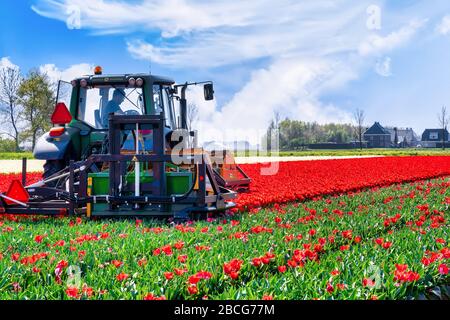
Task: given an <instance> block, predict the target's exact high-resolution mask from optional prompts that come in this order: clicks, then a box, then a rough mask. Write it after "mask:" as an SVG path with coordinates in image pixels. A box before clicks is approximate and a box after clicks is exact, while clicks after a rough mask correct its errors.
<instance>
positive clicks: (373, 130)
mask: <svg viewBox="0 0 450 320" xmlns="http://www.w3.org/2000/svg"><path fill="white" fill-rule="evenodd" d="M364 134H374V135H377V134H379V135H385V134H388V135H391V133H390V132H389V131H388V130H386V129H385V128H383V126H382V125H381V124H380V123H379V122H375V123H374V124H373V126H371V127H370V128H369V129H367V130H366V132H364Z"/></svg>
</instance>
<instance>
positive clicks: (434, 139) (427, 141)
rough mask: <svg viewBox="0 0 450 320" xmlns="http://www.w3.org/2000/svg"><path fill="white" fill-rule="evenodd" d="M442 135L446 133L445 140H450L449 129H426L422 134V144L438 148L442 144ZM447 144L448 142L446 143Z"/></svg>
mask: <svg viewBox="0 0 450 320" xmlns="http://www.w3.org/2000/svg"><path fill="white" fill-rule="evenodd" d="M442 135H444V141H445V142H448V141H449V140H448V138H449V134H448V131H447V129H445V130H442V129H425V131H424V132H423V134H422V141H421V144H422V146H423V147H427V148H436V147H441V146H442ZM446 145H447V144H446Z"/></svg>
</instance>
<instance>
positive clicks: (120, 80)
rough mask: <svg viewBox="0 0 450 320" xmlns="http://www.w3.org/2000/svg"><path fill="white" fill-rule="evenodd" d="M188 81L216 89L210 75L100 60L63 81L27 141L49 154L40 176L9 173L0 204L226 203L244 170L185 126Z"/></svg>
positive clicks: (123, 206)
mask: <svg viewBox="0 0 450 320" xmlns="http://www.w3.org/2000/svg"><path fill="white" fill-rule="evenodd" d="M191 85H203V89H204V98H205V99H206V100H212V99H214V88H213V84H212V82H210V81H208V82H201V83H184V84H179V85H177V84H175V81H173V80H172V79H169V78H165V77H159V76H155V75H150V74H122V75H103V74H102V70H101V68H100V67H96V68H95V72H94V75H90V76H85V77H81V78H77V79H75V80H73V81H71V82H70V83H68V82H64V81H60V82H59V85H58V93H57V104H56V107H55V110H54V112H53V114H52V117H51V121H52V123H53V125H54V126H53V128H52V129H51V130H50V131H49V132H47V133H45V134H44V135H43V136H42V137H40V138H39V140H38V142H37V144H36V146H35V149H34V156H35V158H36V159H42V160H46V162H45V165H44V174H43V180H42V181H39V182H37V183H34V184H31V185H28V186H22V184H18V183H14V184H13V185H12V186H11V188H10V190H9V191H8V192H7V193H6V194H0V199H1V201H0V211H3V212H5V213H14V214H60V213H68V214H75V215H76V214H86V215H88V216H140V215H147V216H164V217H168V216H170V217H175V218H181V219H186V218H192V217H198V216H205V215H207V214H208V213H212V212H220V211H222V212H223V211H225V210H227V209H230V208H232V207H233V206H234V203H233V202H232V201H231V200H232V199H233V198H235V196H236V191H244V190H247V189H248V187H249V184H250V178H249V177H248V176H247V175H246V174H245V173H244V172H243V171H242V169H241V168H240V167H239V166H238V165H236V164H235V162H234V158H233V156H232V154H231V153H230V152H228V151H226V150H221V151H220V152H217V151H215V152H213V153H208V152H205V151H204V150H203V149H202V148H199V147H198V146H197V145H196V137H195V132H194V131H189V130H188V127H187V100H186V89H187V88H188V87H189V86H191ZM177 102H178V103H177ZM23 167H24V169H23V177H25V173H26V163H24V165H23ZM23 180H25V178H23ZM23 184H25V181H23ZM21 186H22V187H21Z"/></svg>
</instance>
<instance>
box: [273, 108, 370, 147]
mask: <svg viewBox="0 0 450 320" xmlns="http://www.w3.org/2000/svg"><path fill="white" fill-rule="evenodd" d="M354 121H355V125H353V124H337V123H328V124H318V123H316V122H304V121H299V120H290V119H288V118H286V119H285V120H282V121H280V116H279V114H278V113H276V114H275V116H274V119H273V120H272V121H271V123H270V125H269V128H268V134H269V133H270V131H271V130H273V129H278V130H279V138H280V139H279V147H280V149H281V150H295V149H300V148H302V147H304V146H307V145H309V144H314V143H338V144H343V143H350V142H354V141H357V142H358V145H359V147H360V148H362V143H363V133H364V131H365V129H366V127H364V112H363V111H362V110H359V109H358V110H356V112H355V114H354ZM266 136H267V135H266Z"/></svg>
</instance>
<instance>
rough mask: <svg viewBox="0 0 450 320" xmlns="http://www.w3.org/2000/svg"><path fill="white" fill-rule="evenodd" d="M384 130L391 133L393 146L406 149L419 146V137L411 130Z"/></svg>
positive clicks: (392, 128)
mask: <svg viewBox="0 0 450 320" xmlns="http://www.w3.org/2000/svg"><path fill="white" fill-rule="evenodd" d="M385 129H386V130H388V131H389V132H390V133H391V143H392V145H393V146H395V145H397V147H402V148H408V147H417V145H418V144H419V137H418V136H417V134H416V133H415V132H414V130H413V129H412V128H397V127H385ZM396 137H397V138H396Z"/></svg>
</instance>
